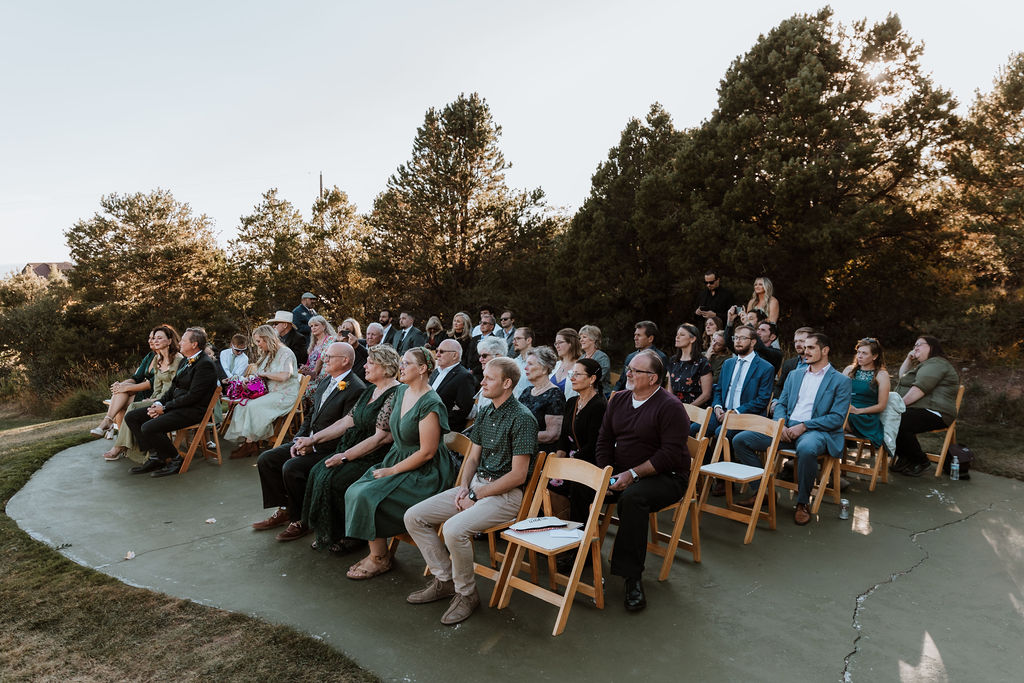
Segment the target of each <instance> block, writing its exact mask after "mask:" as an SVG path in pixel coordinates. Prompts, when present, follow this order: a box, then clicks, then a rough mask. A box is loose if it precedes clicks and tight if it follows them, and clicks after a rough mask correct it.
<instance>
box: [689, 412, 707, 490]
mask: <svg viewBox="0 0 1024 683" xmlns="http://www.w3.org/2000/svg"><path fill="white" fill-rule="evenodd" d="M698 410H699V408H698ZM709 443H711V439H709V438H708V437H706V436H702V437H700V438H696V439H695V438H694V437H692V436H689V437H687V438H686V450H688V451H689V452H690V476H691V477H696V476H697V475H699V474H700V466H701V465H703V464H704V452H705V451H706V450H707V449H708V444H709Z"/></svg>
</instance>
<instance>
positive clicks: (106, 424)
mask: <svg viewBox="0 0 1024 683" xmlns="http://www.w3.org/2000/svg"><path fill="white" fill-rule="evenodd" d="M113 428H114V421H113V420H111V419H110V418H109V417H104V418H103V421H102V422H100V423H99V425H98V426H96V427H93V428H92V429H90V430H89V433H90V434H92V435H93V436H106V435H107V432H108V431H110V430H112V429H113Z"/></svg>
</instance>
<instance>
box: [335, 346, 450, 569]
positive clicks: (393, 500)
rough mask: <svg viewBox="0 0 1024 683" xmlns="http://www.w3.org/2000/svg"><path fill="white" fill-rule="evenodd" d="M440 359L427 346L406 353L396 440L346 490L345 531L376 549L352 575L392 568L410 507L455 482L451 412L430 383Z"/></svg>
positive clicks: (395, 413)
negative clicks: (449, 444) (393, 542)
mask: <svg viewBox="0 0 1024 683" xmlns="http://www.w3.org/2000/svg"><path fill="white" fill-rule="evenodd" d="M433 369H434V359H433V357H432V356H431V355H430V352H429V351H427V350H426V349H425V348H423V347H417V348H414V349H409V350H408V351H406V352H405V355H404V356H403V357H402V364H401V380H402V382H403V383H404V385H405V386H401V387H399V388H398V389H397V390H396V392H395V397H394V402H395V403H394V405H395V407H394V410H392V411H391V436H392V438H394V440H395V442H394V444H393V445H392V446H391V450H389V451H388V453H387V455H386V456H384V460H383V462H381V463H380V464H378V465H374V466H373V467H372V468H371V469H369V470H367V471H366V473H365V474H363V476H362V477H361V478H360V479H359V481H357V482H356V483H354V484H352V486H350V487H349V489H348V491H347V492H346V493H345V527H346V529H345V535H346V536H348V537H349V538H361V539H363V540H366V541H369V544H370V553H369V555H367V556H366V557H364V558H363V559H362V560H360V561H359V562H357V563H356V564H354V565H352V566H351V567H350V568H349V570H348V574H347V576H348V578H350V579H369V578H370V577H373V576H377V575H378V574H383V573H384V572H386V571H388V570H390V569H391V556H390V554H389V553H388V549H387V538H388V537H389V536H395V535H397V534H400V533H403V532H404V531H405V522H404V520H403V517H404V516H405V511H406V510H408V509H409V508H410V507H412V506H413V505H415V504H416V503H419V502H420V501H422V500H426V499H427V498H430V497H431V496H433V495H434V494H437V493H440V492H441V491H444V490H445V489H447V488H450V487H451V486H452V482H453V481H454V480H455V465H454V463H453V462H452V458H451V455H450V454H449V453H448V449H447V448H446V447H445V445H444V442H443V441H442V440H441V435H442V434H444V433H445V432H447V431H448V411H446V410H445V407H444V404H443V403H442V402H441V397H440V396H438V395H437V392H435V391H434V390H433V389H431V388H430V384H429V383H428V381H427V380H428V378H429V377H430V372H431V371H432V370H433Z"/></svg>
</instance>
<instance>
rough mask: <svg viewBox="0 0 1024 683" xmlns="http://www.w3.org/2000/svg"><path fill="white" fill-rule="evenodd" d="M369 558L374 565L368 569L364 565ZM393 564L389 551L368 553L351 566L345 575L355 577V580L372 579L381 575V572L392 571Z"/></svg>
mask: <svg viewBox="0 0 1024 683" xmlns="http://www.w3.org/2000/svg"><path fill="white" fill-rule="evenodd" d="M367 560H369V562H370V564H372V565H373V568H372V569H367V568H366V567H365V566H364V564H363V563H364V562H366V561H367ZM391 566H392V565H391V556H390V555H388V554H387V553H385V554H384V555H368V556H366V557H364V558H363V559H361V560H360V561H359V562H356V563H355V564H354V565H352V566H351V567H349V568H348V572H347V573H346V574H345V576H347V577H348V578H350V579H354V580H355V581H362V580H364V579H372V578H373V577H375V576H380V575H381V574H384V573H386V572H389V571H391Z"/></svg>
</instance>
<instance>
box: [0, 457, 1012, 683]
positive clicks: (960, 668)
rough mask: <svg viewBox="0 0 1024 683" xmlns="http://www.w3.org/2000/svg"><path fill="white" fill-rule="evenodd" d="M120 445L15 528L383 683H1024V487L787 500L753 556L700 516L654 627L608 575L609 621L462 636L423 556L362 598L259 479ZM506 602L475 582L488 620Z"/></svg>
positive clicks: (54, 484) (492, 622)
mask: <svg viewBox="0 0 1024 683" xmlns="http://www.w3.org/2000/svg"><path fill="white" fill-rule="evenodd" d="M108 445H109V444H108V443H107V442H106V441H104V440H100V441H96V442H91V443H87V444H83V445H81V446H77V447H75V448H71V449H68V450H66V451H63V452H61V453H60V454H58V455H56V456H55V457H53V458H52V459H51V460H50V461H49V462H47V463H46V465H45V466H44V467H43V468H42V469H41V470H39V471H38V472H37V473H36V474H35V475H34V476H33V477H32V479H31V481H30V482H29V483H28V484H27V485H26V486H25V488H24V489H23V490H22V491H20V492H19V493H18V494H17V495H16V496H15V497H14V498H13V499H12V500H11V501H10V503H9V505H8V507H7V513H8V514H9V515H10V516H11V517H12V518H14V519H15V520H17V522H18V524H19V525H20V526H21V527H22V528H23V529H25V530H26V531H28V532H29V533H30V534H31V535H32V536H33V537H35V538H36V539H38V540H40V541H43V542H45V543H47V544H50V545H51V546H54V547H57V548H59V549H60V552H62V553H64V554H65V555H67V556H68V557H69V558H71V559H73V560H74V561H76V562H78V563H80V564H83V565H86V566H89V567H94V568H96V569H98V570H99V571H102V572H104V573H107V574H109V575H111V576H114V577H117V578H118V579H120V580H122V581H124V582H126V583H129V584H132V585H136V586H143V587H146V588H150V589H152V590H156V591H161V592H164V593H167V594H170V595H174V596H178V597H181V598H186V599H189V600H194V601H196V602H200V603H203V604H207V605H213V606H216V607H220V608H223V609H227V610H232V611H236V612H242V613H247V614H252V615H255V616H258V617H260V618H263V619H266V620H268V621H271V622H277V623H283V624H289V625H292V626H294V627H295V628H297V629H300V630H302V631H305V632H307V633H309V634H311V635H312V636H314V637H316V638H322V639H323V640H324V641H326V642H327V643H329V644H330V645H332V646H333V647H335V648H337V649H338V650H340V651H342V652H344V653H345V654H347V655H349V656H350V657H352V658H353V659H354V660H356V661H357V662H358V663H359V664H360V665H362V666H364V667H366V668H368V669H370V670H372V671H374V672H376V673H377V674H378V675H380V676H381V677H382V678H384V679H386V680H402V681H438V680H447V681H469V680H480V679H481V678H483V679H485V680H486V679H488V678H496V679H500V680H507V679H511V678H513V677H516V678H520V677H523V678H526V679H530V680H557V681H569V680H593V681H627V680H634V679H638V678H640V679H646V680H650V681H678V680H713V681H735V680H753V681H836V680H844V679H845V680H849V681H872V682H874V681H1019V680H1021V671H1022V670H1024V647H1022V644H1024V503H1022V493H1024V484H1022V483H1021V482H1018V481H1015V480H1009V479H1002V478H999V477H992V476H988V475H985V474H979V473H974V474H972V480H971V481H966V482H951V481H949V480H948V479H946V478H941V479H935V478H933V477H931V476H930V475H929V476H925V477H922V478H920V479H909V478H906V477H902V476H900V475H892V476H891V477H890V483H889V484H888V485H885V484H879V485H878V488H877V489H876V490H875V491H874V492H873V493H868V492H867V486H866V484H865V483H863V482H860V481H857V480H855V481H854V484H853V485H852V486H851V487H850V488H849V489H848V490H847V491H846V492H845V493H844V495H845V497H847V498H848V499H849V500H850V502H851V506H852V515H851V518H850V519H849V520H846V521H843V520H839V519H838V518H837V512H838V508H837V506H835V505H832V504H831V503H829V502H826V503H824V504H823V505H822V508H821V514H820V516H819V517H818V518H817V519H815V520H813V521H812V522H811V524H810V525H808V526H806V527H797V526H795V525H794V524H793V522H792V514H791V508H792V505H791V503H790V502H789V499H788V497H786V496H783V497H781V505H780V517H779V528H778V529H777V530H776V531H771V530H769V529H767V527H766V526H764V525H762V526H761V527H760V528H759V529H758V531H757V534H756V535H755V537H754V541H753V543H752V544H751V545H749V546H744V545H743V544H742V528H741V527H740V525H738V524H736V523H735V522H730V521H726V520H721V519H717V518H712V517H710V516H705V517H704V518H703V519H702V522H703V523H702V526H701V531H702V539H703V553H704V557H703V562H702V563H701V564H696V565H695V564H693V563H692V562H691V560H690V556H689V555H688V554H686V553H683V552H680V553H679V555H678V557H677V560H676V564H675V566H674V567H673V570H672V575H671V577H670V579H669V580H668V581H666V582H663V583H659V582H658V581H657V580H656V574H657V564H656V561H658V562H660V558H656V557H651V558H649V561H648V568H647V579H646V581H645V585H646V588H647V596H648V601H649V607H648V608H647V609H646V610H645V611H644V612H642V613H639V614H627V613H626V612H625V611H624V610H623V608H622V583H621V580H619V579H618V578H617V577H608V580H607V583H606V591H605V594H606V599H607V604H606V606H605V609H604V610H598V609H596V608H595V607H594V605H593V603H592V602H591V601H590V600H589V599H587V598H585V597H577V599H576V603H575V605H574V607H573V610H572V613H571V615H570V617H569V623H568V627H567V628H566V631H565V633H564V634H563V635H561V636H558V637H557V638H553V637H552V636H551V635H550V633H551V628H552V626H553V624H554V619H555V609H554V608H553V607H551V606H550V605H547V604H546V603H542V602H540V601H538V600H535V599H532V598H529V597H528V596H525V595H523V594H521V593H517V594H516V595H515V596H514V597H513V600H512V603H511V605H510V606H509V607H508V608H507V609H505V610H501V611H497V610H491V609H487V608H486V607H483V608H481V610H480V611H479V612H477V614H475V615H474V616H473V617H472V618H471V619H470V620H469V621H467V622H465V623H463V624H461V625H459V626H457V627H454V628H453V627H446V626H443V625H441V624H440V623H439V621H438V620H439V618H440V616H441V613H442V612H443V611H444V608H445V605H446V604H445V603H438V604H433V605H423V606H412V605H408V604H406V602H405V599H404V598H405V595H406V594H407V593H409V592H410V591H412V590H414V589H416V588H418V587H419V586H420V585H422V582H423V578H422V571H423V561H422V559H421V558H420V556H419V553H418V552H417V551H416V549H415V548H413V547H411V546H407V545H403V547H402V548H401V549H400V551H399V553H398V557H397V560H398V562H397V565H396V568H395V570H394V571H392V572H391V573H389V574H386V575H383V576H381V577H378V578H376V579H373V580H371V581H367V582H355V581H350V580H348V579H347V578H346V577H345V569H346V568H347V567H348V565H349V564H351V562H354V561H355V560H356V559H358V556H355V557H351V556H346V557H344V558H340V559H339V558H337V557H333V556H328V555H326V554H324V553H317V552H314V551H312V550H311V549H310V548H309V543H308V540H309V539H308V538H307V539H303V540H300V541H297V542H294V543H287V544H286V543H277V542H275V541H274V538H273V533H272V532H262V533H260V532H254V531H253V530H252V529H251V528H250V527H249V525H250V523H251V522H254V521H257V520H259V519H262V518H263V517H264V516H265V515H266V513H265V511H264V510H262V509H261V507H260V489H259V481H258V477H257V474H256V469H255V468H254V467H253V464H254V460H252V459H249V460H241V461H239V460H235V461H227V460H225V462H224V464H223V465H222V466H220V467H218V466H217V465H216V464H207V463H203V462H196V463H194V464H193V467H192V469H191V470H190V471H189V472H188V473H187V474H185V475H182V476H176V477H166V478H163V479H153V478H150V477H148V476H133V475H130V474H129V473H128V467H129V465H130V463H127V462H126V461H123V460H122V461H120V462H117V463H105V462H103V460H102V458H100V453H101V452H102V451H103V450H105V449H106V448H107V447H108ZM208 519H215V520H216V521H215V522H213V523H207V521H206V520H208ZM479 550H480V551H481V555H483V551H484V550H485V548H484V547H483V545H481V547H480V549H479ZM129 551H131V552H133V553H135V556H134V559H132V560H127V559H125V557H126V554H127V553H128V552H129ZM607 553H608V546H606V548H605V557H606V558H607ZM605 566H606V567H607V560H606V565H605ZM492 586H493V584H492V583H491V582H489V581H484V580H481V581H480V588H481V594H482V595H483V596H484V599H485V600H486V595H489V593H490V590H491V588H492ZM254 656H258V653H254Z"/></svg>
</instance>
